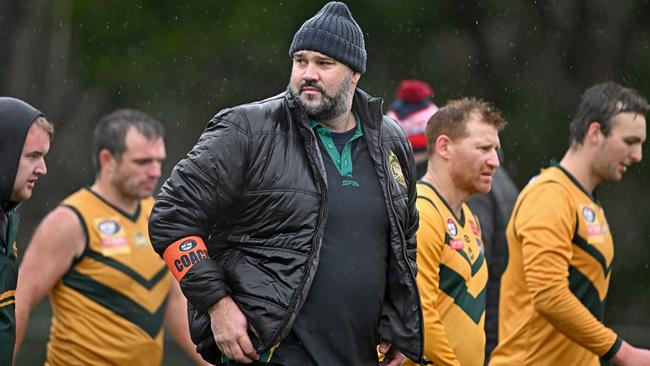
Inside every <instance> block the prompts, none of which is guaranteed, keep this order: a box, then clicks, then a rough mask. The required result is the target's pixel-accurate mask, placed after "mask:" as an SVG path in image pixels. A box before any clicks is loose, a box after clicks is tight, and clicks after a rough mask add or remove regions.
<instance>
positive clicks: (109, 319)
mask: <svg viewBox="0 0 650 366" xmlns="http://www.w3.org/2000/svg"><path fill="white" fill-rule="evenodd" d="M62 205H64V206H67V207H70V208H71V209H73V210H74V212H75V213H76V214H77V216H78V217H79V220H80V221H81V224H82V226H83V228H84V230H85V234H86V238H87V243H86V249H85V251H84V253H83V255H82V256H81V257H80V258H79V259H77V260H76V261H75V262H74V263H73V265H72V267H71V268H70V270H69V271H68V272H67V273H66V274H65V275H64V276H63V278H62V279H61V280H60V281H59V282H58V283H57V284H56V286H55V287H54V289H53V290H52V292H51V294H50V301H51V304H52V310H53V318H52V327H51V330H50V340H49V342H48V346H47V361H46V365H51V366H55V365H107V364H110V365H160V364H161V362H162V355H163V319H164V313H165V303H166V299H167V295H168V293H169V290H170V286H171V276H170V274H169V272H168V269H167V266H166V265H165V263H164V262H163V261H162V259H161V258H160V257H159V256H158V254H156V253H155V252H154V250H153V248H152V247H151V243H150V242H149V233H148V227H147V223H148V220H149V214H150V212H151V208H152V206H153V198H151V197H149V198H147V199H143V200H141V201H140V204H139V206H138V209H137V211H136V213H135V215H133V217H130V216H129V215H127V214H125V213H124V212H122V211H121V210H119V209H117V208H115V207H114V206H112V205H111V204H110V203H108V202H106V201H105V200H104V199H102V198H101V197H100V196H98V195H97V194H95V193H94V192H91V191H90V190H89V189H81V190H79V191H77V192H76V193H74V194H73V195H71V196H70V197H68V198H67V199H65V200H64V201H63V203H62Z"/></svg>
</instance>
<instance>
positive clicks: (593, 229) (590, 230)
mask: <svg viewBox="0 0 650 366" xmlns="http://www.w3.org/2000/svg"><path fill="white" fill-rule="evenodd" d="M602 234H603V228H602V227H601V226H600V225H599V224H588V225H587V235H589V236H593V235H602Z"/></svg>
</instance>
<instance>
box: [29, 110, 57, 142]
mask: <svg viewBox="0 0 650 366" xmlns="http://www.w3.org/2000/svg"><path fill="white" fill-rule="evenodd" d="M34 124H35V125H36V126H38V127H40V128H42V129H43V130H44V131H45V132H47V134H48V135H50V139H52V137H54V124H53V123H52V122H50V121H48V120H47V119H46V118H45V117H43V116H38V117H36V119H35V120H34Z"/></svg>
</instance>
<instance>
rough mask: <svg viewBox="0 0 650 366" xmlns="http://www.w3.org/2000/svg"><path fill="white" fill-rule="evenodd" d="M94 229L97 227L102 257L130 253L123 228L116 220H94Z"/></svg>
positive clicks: (107, 218) (113, 218)
mask: <svg viewBox="0 0 650 366" xmlns="http://www.w3.org/2000/svg"><path fill="white" fill-rule="evenodd" d="M95 227H97V232H98V233H99V243H100V245H101V247H102V250H101V251H102V254H103V255H105V256H112V255H116V254H128V253H130V252H131V246H130V245H129V240H128V239H127V238H126V234H125V233H124V228H123V227H122V225H120V220H119V219H118V218H115V217H102V218H98V219H95Z"/></svg>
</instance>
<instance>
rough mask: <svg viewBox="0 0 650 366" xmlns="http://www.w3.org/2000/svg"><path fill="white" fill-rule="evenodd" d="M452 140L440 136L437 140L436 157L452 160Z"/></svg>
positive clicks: (445, 136)
mask: <svg viewBox="0 0 650 366" xmlns="http://www.w3.org/2000/svg"><path fill="white" fill-rule="evenodd" d="M451 143H452V141H451V138H449V136H447V135H440V136H438V138H436V144H435V149H436V150H435V151H436V155H438V156H440V157H441V158H443V159H445V160H448V159H450V158H451V154H450V147H451Z"/></svg>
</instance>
